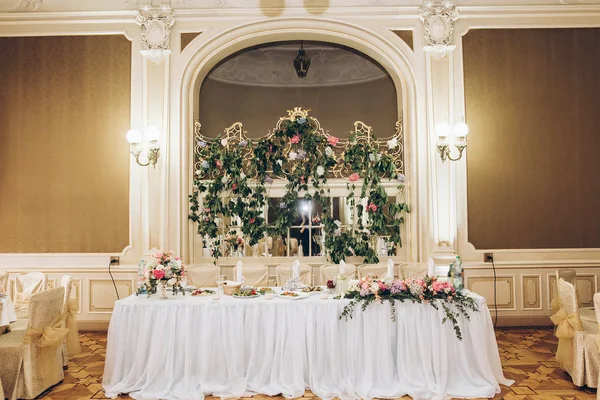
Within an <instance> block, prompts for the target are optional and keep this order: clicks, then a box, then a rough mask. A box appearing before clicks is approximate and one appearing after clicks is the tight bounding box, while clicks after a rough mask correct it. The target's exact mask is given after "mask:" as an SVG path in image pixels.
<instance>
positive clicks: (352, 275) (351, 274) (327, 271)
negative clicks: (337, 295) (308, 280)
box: [320, 264, 356, 285]
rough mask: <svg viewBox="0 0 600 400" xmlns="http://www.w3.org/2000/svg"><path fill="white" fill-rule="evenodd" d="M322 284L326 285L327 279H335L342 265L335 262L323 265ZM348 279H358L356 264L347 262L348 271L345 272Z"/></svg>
mask: <svg viewBox="0 0 600 400" xmlns="http://www.w3.org/2000/svg"><path fill="white" fill-rule="evenodd" d="M320 273H321V284H322V285H324V284H326V283H327V281H331V280H334V279H335V278H337V276H338V275H339V274H340V266H339V265H335V264H329V265H323V266H321V271H320ZM344 275H345V276H346V278H348V279H356V265H354V264H346V272H345V273H344Z"/></svg>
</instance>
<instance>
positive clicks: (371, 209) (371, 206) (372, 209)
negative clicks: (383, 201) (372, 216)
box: [368, 203, 379, 212]
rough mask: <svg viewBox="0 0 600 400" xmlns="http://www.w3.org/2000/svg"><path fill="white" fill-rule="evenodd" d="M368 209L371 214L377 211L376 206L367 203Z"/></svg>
mask: <svg viewBox="0 0 600 400" xmlns="http://www.w3.org/2000/svg"><path fill="white" fill-rule="evenodd" d="M368 208H369V210H370V211H372V212H375V211H377V209H378V208H379V207H377V205H376V204H374V203H369V206H368Z"/></svg>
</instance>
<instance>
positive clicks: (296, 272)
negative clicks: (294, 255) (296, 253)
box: [292, 260, 300, 279]
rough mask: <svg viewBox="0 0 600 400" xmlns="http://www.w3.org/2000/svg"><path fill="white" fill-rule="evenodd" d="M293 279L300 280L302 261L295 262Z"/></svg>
mask: <svg viewBox="0 0 600 400" xmlns="http://www.w3.org/2000/svg"><path fill="white" fill-rule="evenodd" d="M292 278H293V279H300V261H298V260H295V261H294V263H293V264H292Z"/></svg>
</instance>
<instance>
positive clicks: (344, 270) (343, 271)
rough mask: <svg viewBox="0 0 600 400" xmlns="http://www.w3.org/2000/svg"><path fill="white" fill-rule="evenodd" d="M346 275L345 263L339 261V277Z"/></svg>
mask: <svg viewBox="0 0 600 400" xmlns="http://www.w3.org/2000/svg"><path fill="white" fill-rule="evenodd" d="M345 273H346V262H345V261H344V260H342V261H340V275H344V274H345Z"/></svg>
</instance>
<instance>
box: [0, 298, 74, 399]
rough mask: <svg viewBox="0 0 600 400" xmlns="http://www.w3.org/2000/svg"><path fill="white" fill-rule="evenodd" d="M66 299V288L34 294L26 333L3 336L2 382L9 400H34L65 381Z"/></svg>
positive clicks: (0, 339)
mask: <svg viewBox="0 0 600 400" xmlns="http://www.w3.org/2000/svg"><path fill="white" fill-rule="evenodd" d="M64 295H65V289H64V288H63V287H59V288H56V289H51V290H46V291H43V292H40V293H35V294H33V295H32V296H31V298H30V305H31V309H30V318H29V324H28V327H27V330H16V331H12V332H10V333H7V334H5V335H2V336H0V360H2V364H1V365H0V381H2V386H3V387H4V392H5V393H4V394H5V396H6V397H8V399H9V400H16V399H17V398H19V399H34V398H35V397H37V396H38V395H39V394H40V393H42V392H43V391H45V390H46V389H48V388H50V387H52V386H54V385H56V384H57V383H59V382H60V381H61V380H63V379H64V373H63V364H62V350H61V343H62V342H63V341H64V340H65V337H66V335H67V330H66V329H65V328H63V327H62V326H61V325H62V316H61V311H62V308H63V302H64Z"/></svg>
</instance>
